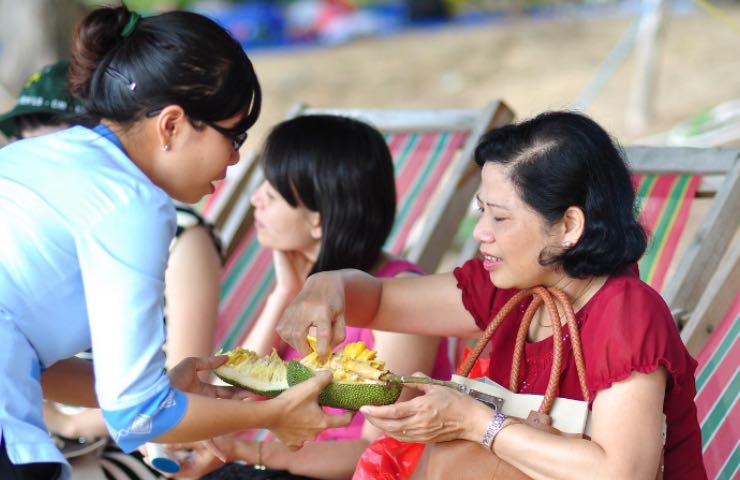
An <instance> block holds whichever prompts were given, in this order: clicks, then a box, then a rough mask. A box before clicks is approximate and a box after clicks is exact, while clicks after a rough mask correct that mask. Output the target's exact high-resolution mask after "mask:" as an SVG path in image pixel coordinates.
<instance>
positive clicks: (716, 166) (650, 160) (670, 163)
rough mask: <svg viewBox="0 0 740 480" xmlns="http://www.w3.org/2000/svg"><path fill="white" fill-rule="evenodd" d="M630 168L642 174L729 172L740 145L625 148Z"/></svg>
mask: <svg viewBox="0 0 740 480" xmlns="http://www.w3.org/2000/svg"><path fill="white" fill-rule="evenodd" d="M624 152H625V154H626V155H627V163H628V164H629V167H630V169H631V170H632V171H633V172H635V173H640V174H648V175H650V174H658V175H663V174H669V173H670V174H678V175H686V174H689V175H702V176H703V175H712V174H726V173H727V172H729V171H730V170H732V169H733V168H734V166H735V165H736V164H737V162H738V158H740V149H737V148H693V147H653V146H650V147H648V146H630V147H625V148H624Z"/></svg>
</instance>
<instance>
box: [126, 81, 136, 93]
mask: <svg viewBox="0 0 740 480" xmlns="http://www.w3.org/2000/svg"><path fill="white" fill-rule="evenodd" d="M128 89H129V90H131V91H132V92H133V91H134V90H136V82H131V84H130V85H129V86H128Z"/></svg>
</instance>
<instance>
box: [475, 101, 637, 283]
mask: <svg viewBox="0 0 740 480" xmlns="http://www.w3.org/2000/svg"><path fill="white" fill-rule="evenodd" d="M475 161H476V163H477V164H478V165H479V166H481V167H482V166H483V165H484V164H485V163H486V162H493V163H499V164H503V165H507V166H508V167H509V170H508V175H509V178H511V180H512V182H513V183H514V185H515V188H516V189H517V191H518V193H519V195H520V196H521V198H522V199H523V200H524V202H526V203H527V204H528V205H529V206H530V207H532V208H533V209H534V210H535V211H536V212H538V213H539V214H540V215H541V216H542V217H543V218H544V220H545V222H546V223H547V224H549V225H552V224H554V223H556V222H558V221H559V220H561V219H562V218H563V215H564V214H565V211H566V210H567V209H568V208H569V207H571V206H575V207H579V208H580V209H581V210H582V211H583V213H584V216H585V218H586V224H585V227H584V231H583V234H582V236H581V238H580V240H579V241H578V243H576V245H575V246H573V247H572V248H568V249H566V250H564V251H563V250H560V249H558V250H555V249H553V250H552V251H550V249H547V248H546V249H545V250H543V251H542V252H541V253H540V264H542V265H562V267H563V269H564V270H565V272H566V273H567V274H568V275H570V276H572V277H578V278H584V277H586V276H590V275H611V274H614V273H618V272H619V271H621V270H623V269H624V268H625V267H626V266H628V265H630V264H632V263H634V262H636V261H637V260H638V259H639V258H640V257H641V256H642V254H643V253H644V251H645V248H646V246H647V235H646V234H645V230H644V229H643V228H642V226H641V225H640V224H639V223H638V221H637V215H636V208H635V192H634V187H633V185H632V181H631V179H630V173H629V170H628V168H627V165H626V164H625V161H624V154H623V153H622V151H621V148H620V147H619V145H618V144H617V143H616V142H615V141H613V140H612V138H611V137H610V136H609V134H607V132H606V131H604V129H603V128H601V127H600V126H599V125H598V124H597V123H596V122H594V121H593V120H592V119H590V118H588V117H587V116H585V115H582V114H580V113H574V112H546V113H542V114H540V115H538V116H536V117H534V118H532V119H530V120H526V121H523V122H521V123H518V124H511V125H506V126H504V127H501V128H497V129H495V130H492V131H491V132H489V133H487V134H485V135H484V136H483V137H482V138H481V140H480V142H479V143H478V147H477V149H476V151H475Z"/></svg>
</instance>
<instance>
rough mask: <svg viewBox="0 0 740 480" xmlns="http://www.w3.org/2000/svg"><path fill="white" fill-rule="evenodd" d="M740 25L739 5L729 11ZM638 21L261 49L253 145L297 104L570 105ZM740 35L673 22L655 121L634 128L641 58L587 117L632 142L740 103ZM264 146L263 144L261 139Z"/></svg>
mask: <svg viewBox="0 0 740 480" xmlns="http://www.w3.org/2000/svg"><path fill="white" fill-rule="evenodd" d="M723 8H724V10H725V12H727V13H728V14H729V15H730V16H731V18H732V19H734V21H735V22H737V23H739V24H740V5H736V6H734V7H732V8H730V7H729V6H725V7H723ZM631 21H632V18H627V17H622V18H610V19H590V20H588V21H586V20H562V19H559V20H551V21H533V20H527V19H519V20H518V19H513V20H512V21H510V22H507V23H506V24H501V23H491V24H487V25H479V26H474V27H472V26H467V27H452V28H443V29H433V30H417V31H409V32H406V33H403V34H398V35H394V36H390V37H386V38H373V39H363V40H359V41H354V42H351V43H348V44H345V45H342V46H338V47H332V48H322V49H303V50H293V51H281V52H255V53H254V54H253V55H252V57H253V59H254V63H255V67H256V69H257V73H258V75H259V77H260V79H261V82H262V85H263V88H264V99H265V100H264V113H263V116H262V118H261V119H260V121H259V122H258V125H257V126H256V127H255V132H254V133H255V135H253V136H252V139H251V140H250V143H251V147H254V146H255V145H257V144H258V142H259V139H260V138H262V135H264V133H263V132H264V131H265V130H266V129H267V128H269V126H271V125H273V124H274V123H275V122H277V121H279V120H280V119H281V118H282V116H283V115H284V114H285V112H286V111H287V110H288V108H289V107H290V105H291V104H293V103H294V102H306V103H308V104H311V105H314V106H337V107H339V106H342V107H399V108H413V107H419V108H434V107H455V106H465V107H480V106H482V105H484V104H485V103H486V102H488V101H489V100H490V99H492V98H501V99H503V100H505V101H506V102H508V104H509V105H510V106H511V108H512V109H513V110H514V111H515V112H516V113H517V115H518V116H519V117H527V116H531V115H533V114H536V113H538V112H540V111H542V110H547V109H554V108H567V107H569V106H570V105H572V104H573V102H574V100H575V99H576V98H577V97H578V96H579V94H580V93H581V92H582V91H583V90H584V89H585V88H586V86H587V85H588V84H589V82H591V80H592V79H593V78H594V76H595V74H596V72H597V71H598V69H599V65H600V64H601V62H603V61H604V59H605V58H606V57H607V55H608V54H609V52H610V51H611V50H612V49H613V48H614V47H615V46H616V45H617V43H618V42H619V40H620V38H621V37H622V36H623V35H624V33H625V32H626V31H627V30H628V28H629V25H630V23H631ZM739 51H740V33H738V32H736V31H734V30H732V29H731V28H729V27H727V26H726V25H725V24H723V23H720V22H719V21H718V20H717V19H715V18H713V17H710V16H709V15H707V14H706V13H705V12H703V11H696V12H695V13H692V14H684V15H669V16H667V18H666V22H665V24H664V29H663V35H662V37H661V41H660V43H659V44H658V55H657V57H656V59H657V61H656V66H657V77H656V80H657V81H656V89H655V94H654V96H653V99H654V112H655V114H654V120H653V122H652V123H651V124H650V125H649V126H648V128H647V129H646V130H644V131H639V132H636V131H631V130H630V129H629V128H627V126H626V122H625V118H626V114H627V111H626V110H627V104H628V101H629V95H630V91H631V89H632V76H633V74H634V71H635V68H634V64H635V58H636V55H635V54H634V52H633V53H632V54H631V55H629V56H628V57H627V59H626V60H625V62H624V63H623V64H622V65H621V66H620V68H619V69H618V70H617V71H616V72H615V74H614V75H613V76H612V77H611V78H610V80H609V81H608V82H607V83H606V85H605V87H604V88H603V90H601V92H600V93H599V94H598V96H597V97H596V98H595V100H594V101H593V102H592V104H591V105H590V107H589V108H588V109H587V110H586V112H587V113H589V114H590V115H592V116H593V117H594V118H595V119H596V120H597V121H599V122H600V123H601V124H602V125H603V126H605V127H606V128H607V130H609V131H610V132H611V133H612V134H614V135H616V136H617V137H618V138H619V139H620V141H622V142H624V143H628V144H629V143H634V142H635V141H636V140H637V139H639V138H642V137H644V136H645V135H647V134H650V133H655V132H660V131H662V130H665V129H666V128H669V127H670V126H672V125H673V124H675V123H676V122H677V121H679V120H681V119H684V118H687V117H690V116H692V115H693V114H695V113H696V112H698V111H700V110H702V109H704V108H707V107H710V106H712V105H715V104H717V103H720V102H722V101H724V100H728V99H732V98H738V97H740V81H739V80H738V79H740V55H738V52H739ZM253 141H254V142H253Z"/></svg>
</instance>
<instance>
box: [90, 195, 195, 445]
mask: <svg viewBox="0 0 740 480" xmlns="http://www.w3.org/2000/svg"><path fill="white" fill-rule="evenodd" d="M129 194H130V192H127V191H124V192H122V193H121V194H120V195H118V196H117V198H116V200H117V202H116V205H115V206H113V207H112V208H110V209H106V210H107V212H106V213H105V214H103V215H101V217H100V218H97V219H96V220H95V221H93V222H91V224H90V225H87V226H86V228H84V230H83V231H82V232H79V234H78V236H77V240H76V243H77V255H78V258H79V262H80V269H81V274H82V281H83V284H84V290H85V302H86V305H87V312H88V318H89V323H90V335H91V340H92V349H93V365H94V369H95V391H96V394H97V396H98V402H99V403H100V407H101V408H102V409H103V415H104V417H105V419H106V422H107V423H108V427H109V429H110V431H111V433H112V435H113V437H114V438H115V439H116V441H118V442H119V445H120V446H121V447H122V448H123V449H124V450H127V451H130V450H133V449H135V448H136V447H137V446H139V445H141V444H142V443H144V442H146V441H148V440H151V439H153V438H156V437H158V436H160V435H161V434H162V433H164V432H166V431H168V430H170V429H172V427H174V426H175V425H176V424H177V423H178V422H179V421H180V420H181V419H182V416H183V415H184V413H185V410H186V409H187V401H186V399H187V397H185V395H184V394H182V393H181V392H178V391H176V390H174V389H173V388H172V386H171V385H170V383H169V379H168V377H167V375H166V373H165V370H164V354H163V352H162V345H163V344H164V322H163V317H162V315H163V301H164V271H165V268H166V267H167V258H168V247H169V244H170V241H171V239H172V236H173V235H174V230H175V215H174V208H173V207H172V204H171V202H170V201H169V199H168V198H167V197H166V196H164V195H163V194H162V193H161V192H159V191H155V190H146V189H144V190H143V191H137V192H136V194H135V195H129ZM127 195H128V196H127Z"/></svg>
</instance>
